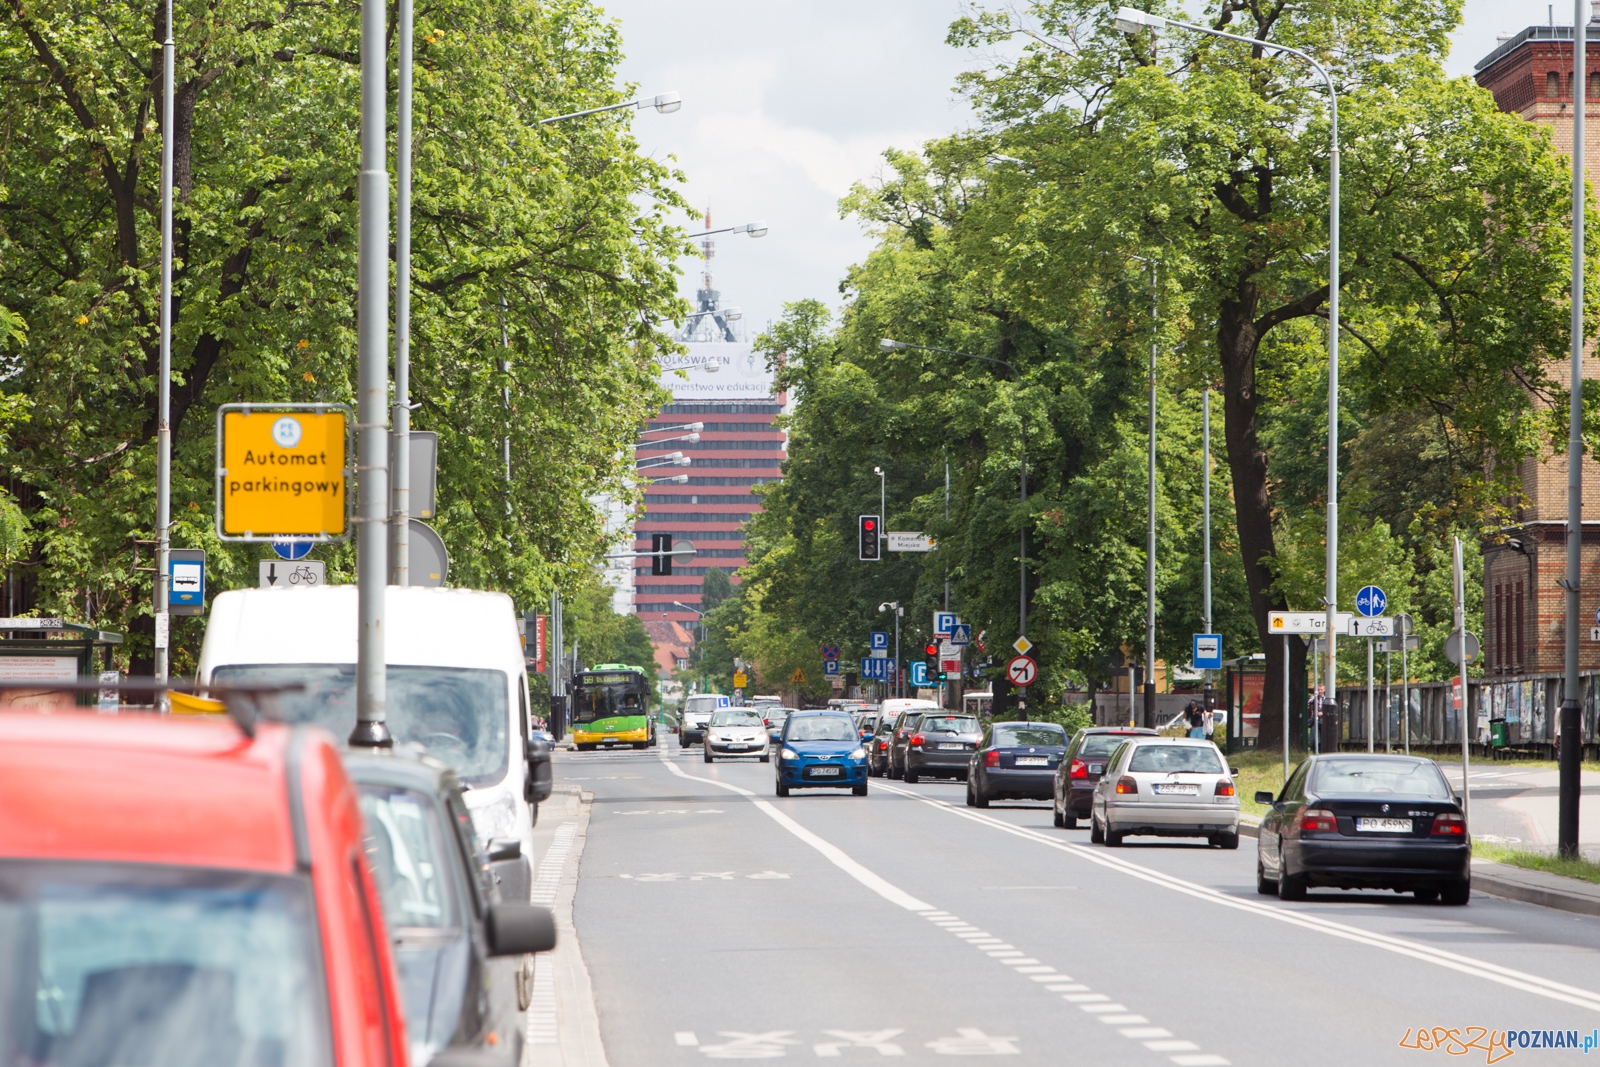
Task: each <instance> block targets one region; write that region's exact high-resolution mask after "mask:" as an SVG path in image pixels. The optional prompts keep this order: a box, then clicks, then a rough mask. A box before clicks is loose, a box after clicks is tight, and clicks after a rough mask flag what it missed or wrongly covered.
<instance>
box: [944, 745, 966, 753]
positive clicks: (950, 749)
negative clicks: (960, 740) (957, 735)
mask: <svg viewBox="0 0 1600 1067" xmlns="http://www.w3.org/2000/svg"><path fill="white" fill-rule="evenodd" d="M965 747H966V746H965V745H940V746H939V751H940V752H960V751H961V750H962V749H963V748H965Z"/></svg>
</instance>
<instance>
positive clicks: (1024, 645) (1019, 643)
mask: <svg viewBox="0 0 1600 1067" xmlns="http://www.w3.org/2000/svg"><path fill="white" fill-rule="evenodd" d="M1011 647H1012V648H1014V649H1016V650H1017V655H1019V656H1026V655H1027V654H1028V649H1030V648H1032V647H1033V642H1032V641H1029V640H1028V639H1027V638H1026V637H1019V638H1017V639H1016V640H1015V641H1013V642H1011Z"/></svg>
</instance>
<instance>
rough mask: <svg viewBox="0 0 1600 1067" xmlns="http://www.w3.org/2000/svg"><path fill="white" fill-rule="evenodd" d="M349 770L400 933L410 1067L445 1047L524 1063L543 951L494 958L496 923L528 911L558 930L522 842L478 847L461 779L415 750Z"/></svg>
mask: <svg viewBox="0 0 1600 1067" xmlns="http://www.w3.org/2000/svg"><path fill="white" fill-rule="evenodd" d="M344 764H345V769H346V770H347V771H348V772H349V774H350V777H351V779H352V780H353V781H354V782H355V785H356V790H357V792H358V794H359V802H360V806H361V813H362V815H363V816H364V817H365V819H366V825H367V859H368V861H369V862H370V863H371V865H372V873H373V875H374V877H375V879H376V881H377V883H378V891H379V895H380V896H381V897H382V899H383V912H384V919H385V921H386V922H387V924H388V927H389V933H390V936H391V937H392V938H393V945H394V947H393V952H394V957H395V965H396V967H397V969H398V971H399V975H400V992H401V1000H402V1003H403V1006H404V1009H405V1016H406V1036H407V1038H408V1039H409V1042H410V1050H411V1062H412V1063H414V1064H419V1065H421V1064H427V1063H428V1062H429V1061H430V1060H432V1059H433V1058H434V1056H435V1055H437V1054H439V1053H441V1052H446V1055H447V1056H448V1055H449V1054H459V1055H461V1056H462V1057H463V1058H464V1057H465V1056H466V1055H467V1054H469V1053H471V1054H474V1055H475V1056H476V1059H475V1061H474V1062H482V1063H484V1064H489V1063H492V1062H496V1061H498V1062H500V1063H503V1064H505V1065H506V1067H515V1065H516V1064H518V1063H519V1062H520V1061H521V1056H522V1044H523V1031H524V1029H525V1027H524V1025H523V1020H522V1018H521V1017H520V1015H519V1013H520V1012H523V1011H526V1010H527V1007H528V1004H529V1002H530V1000H531V997H532V993H533V956H532V955H527V954H521V953H518V954H516V955H515V957H514V958H506V957H502V956H498V955H497V954H495V953H494V952H493V951H492V947H491V946H492V944H493V943H492V941H491V933H492V932H493V931H491V930H490V929H489V927H488V921H489V913H490V909H491V907H494V908H495V909H496V910H497V915H496V918H497V919H499V918H503V917H504V916H505V915H508V914H518V915H520V916H521V921H524V922H527V923H543V924H548V926H549V946H546V947H550V946H553V945H554V944H555V925H554V921H553V920H552V919H551V917H550V913H549V911H548V910H547V909H545V908H538V907H535V906H534V905H532V904H530V903H528V895H529V890H530V889H531V888H532V883H531V880H530V878H529V875H530V874H531V867H530V864H529V863H528V859H527V857H525V856H523V855H522V848H521V842H520V841H518V840H517V839H516V838H514V837H507V838H502V839H499V840H496V841H493V842H491V844H490V849H491V850H490V851H489V852H488V854H487V855H485V854H484V853H482V852H480V851H479V850H478V845H477V839H476V836H475V835H474V833H473V831H472V822H471V817H470V816H469V815H468V813H467V808H466V802H465V800H464V798H463V797H462V789H461V785H460V783H459V782H458V781H457V779H456V776H455V774H454V772H452V771H451V770H450V768H449V767H447V766H445V765H444V764H443V763H440V762H439V761H437V760H434V759H431V758H429V757H427V756H425V755H422V754H421V752H420V750H419V749H417V748H416V747H414V746H400V747H398V748H395V749H387V750H386V749H352V750H350V751H347V752H346V753H345V756H344Z"/></svg>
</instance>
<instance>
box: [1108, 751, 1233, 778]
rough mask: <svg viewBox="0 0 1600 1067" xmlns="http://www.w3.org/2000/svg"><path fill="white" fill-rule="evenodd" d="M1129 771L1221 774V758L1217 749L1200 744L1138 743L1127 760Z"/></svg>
mask: <svg viewBox="0 0 1600 1067" xmlns="http://www.w3.org/2000/svg"><path fill="white" fill-rule="evenodd" d="M1128 770H1130V771H1154V772H1155V773H1157V774H1169V773H1171V772H1173V771H1194V772H1196V773H1199V774H1221V773H1222V760H1220V759H1218V758H1217V750H1216V749H1214V748H1211V747H1209V746H1201V745H1140V746H1139V747H1138V748H1136V749H1134V751H1133V759H1131V760H1129V761H1128Z"/></svg>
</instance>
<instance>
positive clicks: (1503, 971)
mask: <svg viewBox="0 0 1600 1067" xmlns="http://www.w3.org/2000/svg"><path fill="white" fill-rule="evenodd" d="M878 788H880V789H883V790H885V791H887V792H890V793H894V794H896V795H897V796H904V797H909V798H911V799H912V800H916V801H919V802H921V803H923V804H927V805H929V806H931V807H934V808H938V809H939V810H941V811H945V812H947V813H949V814H951V815H956V816H959V817H961V818H964V819H970V820H972V821H973V822H976V823H979V824H981V825H985V826H989V827H991V828H993V829H996V830H1000V831H1002V832H1004V833H1008V834H1011V835H1012V836H1014V837H1020V838H1023V839H1024V840H1028V841H1034V842H1037V843H1039V844H1042V845H1045V846H1047V847H1049V848H1053V849H1056V850H1058V851H1061V852H1065V853H1067V854H1069V855H1072V856H1077V857H1079V858H1081V859H1086V860H1088V861H1089V862H1090V863H1097V864H1099V865H1100V866H1102V867H1106V868H1109V869H1111V870H1114V871H1119V872H1121V873H1122V874H1127V875H1130V876H1132V877H1134V878H1138V879H1141V880H1143V881H1146V882H1149V883H1151V884H1152V885H1158V886H1161V887H1163V888H1166V889H1170V890H1173V891H1174V892H1178V893H1183V894H1186V895H1188V896H1191V897H1195V898H1197V899H1199V900H1205V901H1209V902H1211V903H1213V904H1219V905H1222V906H1223V907H1228V908H1234V909H1236V910H1238V911H1244V912H1250V913H1252V914H1255V915H1261V916H1264V917H1266V918H1269V919H1275V920H1277V921H1278V922H1281V923H1287V924H1288V925H1290V926H1299V927H1302V928H1304V929H1307V930H1314V931H1316V932H1317V933H1321V934H1326V935H1328V936H1330V937H1337V938H1341V939H1343V940H1346V941H1354V942H1356V943H1358V944H1363V945H1367V946H1368V947H1371V948H1380V949H1383V950H1384V951H1386V952H1393V953H1395V954H1396V955H1400V956H1409V957H1411V958H1412V959H1416V960H1421V961H1422V962H1424V963H1431V964H1434V965H1435V966H1438V967H1444V968H1446V969H1447V970H1452V971H1457V972H1459V973H1461V974H1467V975H1471V976H1473V977H1475V978H1482V979H1485V980H1487V981H1490V982H1497V983H1499V984H1500V985H1504V986H1509V987H1510V988H1512V989H1519V990H1521V991H1522V992H1525V993H1533V994H1535V995H1537V996H1541V997H1547V998H1549V999H1551V1000H1558V1001H1561V1002H1562V1003H1565V1004H1572V1005H1574V1006H1576V1007H1580V1008H1589V1009H1591V1010H1593V1011H1600V992H1595V991H1593V990H1589V989H1582V988H1579V987H1577V986H1570V985H1567V984H1565V983H1563V982H1557V981H1555V980H1553V979H1550V978H1542V977H1540V976H1539V975H1536V974H1529V973H1527V972H1526V971H1518V970H1515V969H1513V968H1511V967H1502V966H1501V965H1499V964H1497V963H1490V962H1489V961H1487V960H1480V959H1475V958H1474V957H1472V956H1463V955H1460V954H1459V953H1455V952H1450V951H1448V950H1445V949H1438V948H1433V947H1431V946H1428V945H1424V944H1421V943H1419V942H1415V941H1407V940H1405V939H1404V938H1399V937H1392V936H1390V935H1388V934H1380V933H1375V932H1372V931H1368V930H1362V929H1361V928H1359V927H1355V926H1348V925H1346V924H1344V923H1341V922H1335V921H1334V920H1332V919H1324V918H1321V917H1319V916H1314V915H1308V914H1306V913H1304V912H1299V911H1291V910H1289V909H1287V908H1275V907H1272V906H1270V905H1266V904H1258V903H1256V902H1255V901H1249V900H1239V899H1237V898H1235V897H1230V896H1228V895H1226V894H1225V893H1223V892H1221V891H1220V890H1216V889H1211V888H1209V887H1207V886H1203V885H1200V884H1198V883H1196V882H1190V881H1186V880H1185V879H1182V878H1178V877H1176V876H1175V875H1170V874H1166V873H1165V872H1162V871H1157V870H1155V869H1153V868H1150V867H1143V866H1140V865H1139V864H1137V863H1133V862H1131V861H1129V860H1124V859H1121V858H1119V857H1113V856H1108V855H1102V854H1101V853H1100V852H1098V851H1096V850H1094V849H1091V848H1089V847H1088V846H1085V845H1078V844H1073V843H1069V842H1063V841H1056V840H1052V839H1051V838H1050V836H1049V835H1047V834H1043V833H1040V832H1039V831H1037V830H1029V829H1027V828H1026V827H1022V826H1014V825H1012V824H1011V823H1008V822H1006V821H1005V820H1003V819H996V818H994V817H993V816H989V815H982V814H980V813H978V812H969V811H966V810H964V809H962V808H958V807H956V806H955V805H953V804H949V803H947V802H945V801H942V800H935V799H932V798H929V797H925V796H923V795H922V794H920V793H914V792H912V791H910V790H908V789H899V788H896V787H894V786H891V785H881V784H880V785H879V787H878Z"/></svg>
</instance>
